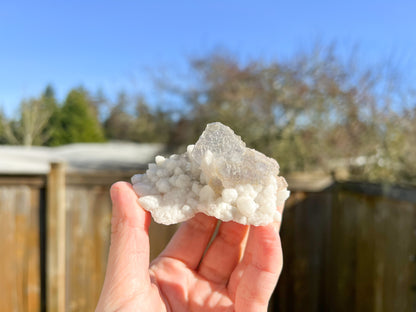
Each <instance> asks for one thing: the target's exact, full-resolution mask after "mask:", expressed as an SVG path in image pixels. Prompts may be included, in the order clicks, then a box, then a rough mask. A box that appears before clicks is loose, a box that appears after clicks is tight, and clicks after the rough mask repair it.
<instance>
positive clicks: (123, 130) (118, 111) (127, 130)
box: [104, 92, 134, 140]
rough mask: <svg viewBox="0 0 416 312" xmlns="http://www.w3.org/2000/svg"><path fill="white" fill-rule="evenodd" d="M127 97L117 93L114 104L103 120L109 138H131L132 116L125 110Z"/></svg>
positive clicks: (124, 94) (122, 93)
mask: <svg viewBox="0 0 416 312" xmlns="http://www.w3.org/2000/svg"><path fill="white" fill-rule="evenodd" d="M127 106H128V97H127V95H126V93H124V92H121V93H120V94H119V95H118V99H117V103H116V105H115V106H114V107H113V108H112V109H111V112H110V115H109V116H108V118H107V119H106V121H105V122H104V130H105V134H106V137H107V138H108V139H110V140H132V139H133V137H132V131H133V128H134V119H133V116H131V115H129V114H128V113H127V112H126V109H127Z"/></svg>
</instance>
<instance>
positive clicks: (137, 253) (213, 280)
mask: <svg viewBox="0 0 416 312" xmlns="http://www.w3.org/2000/svg"><path fill="white" fill-rule="evenodd" d="M110 193H111V198H112V202H113V216H112V221H111V223H112V228H111V246H110V252H109V256H108V264H107V272H106V276H105V281H104V286H103V289H102V292H101V296H100V299H99V302H98V305H97V308H96V312H102V311H103V312H107V311H146V312H147V311H151V312H153V311H157V312H159V311H172V312H176V311H181V312H182V311H198V312H204V311H237V312H240V311H244V312H250V311H256V312H261V311H264V312H265V311H267V306H268V303H269V300H270V297H271V295H272V293H273V290H274V288H275V286H276V283H277V280H278V278H279V275H280V272H281V270H282V263H283V258H282V249H281V245H280V237H279V235H278V228H279V226H280V224H270V225H268V226H257V227H256V226H247V225H242V224H239V223H235V222H223V223H222V224H221V226H220V228H219V232H218V235H217V236H216V238H215V239H214V240H213V242H212V244H211V245H210V247H209V248H208V250H207V251H206V252H205V249H206V247H207V244H208V243H209V241H210V238H211V236H212V234H213V232H214V230H215V227H216V223H217V220H216V219H215V218H213V217H209V216H207V215H204V214H197V215H196V216H195V217H194V218H192V219H191V220H188V221H187V222H185V223H183V224H182V225H181V227H180V228H179V229H178V231H177V232H176V233H175V235H174V236H173V237H172V239H171V241H170V242H169V244H168V245H167V247H166V248H165V250H164V251H163V252H162V253H161V254H160V255H159V256H158V257H157V258H156V259H155V260H154V261H153V262H152V263H151V264H150V266H149V251H150V246H149V234H148V228H149V224H150V219H151V216H150V213H149V212H147V211H145V210H144V209H142V208H141V207H140V205H139V203H138V198H137V195H136V194H135V192H134V191H133V189H132V187H131V185H130V184H129V183H127V182H118V183H116V184H114V185H113V186H112V188H111V192H110ZM279 209H280V212H282V209H283V208H279ZM204 252H205V253H204Z"/></svg>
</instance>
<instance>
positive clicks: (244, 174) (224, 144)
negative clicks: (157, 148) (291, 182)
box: [132, 122, 289, 225]
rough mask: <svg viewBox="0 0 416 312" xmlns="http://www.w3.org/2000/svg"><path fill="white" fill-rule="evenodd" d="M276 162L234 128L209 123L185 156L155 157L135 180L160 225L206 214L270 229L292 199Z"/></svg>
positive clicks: (149, 209) (140, 200) (138, 190)
mask: <svg viewBox="0 0 416 312" xmlns="http://www.w3.org/2000/svg"><path fill="white" fill-rule="evenodd" d="M278 174H279V165H278V163H277V162H276V160H274V159H272V158H269V157H267V156H265V155H263V154H262V153H260V152H258V151H256V150H254V149H250V148H247V147H246V145H245V143H244V142H243V141H242V140H241V138H240V137H239V136H237V135H236V134H234V132H233V130H232V129H231V128H229V127H227V126H225V125H223V124H221V123H219V122H214V123H211V124H208V125H207V127H206V129H205V131H204V132H203V133H202V135H201V136H200V138H199V139H198V141H197V142H196V143H195V145H189V146H188V148H187V151H186V152H185V153H184V154H182V155H172V156H170V157H169V158H164V157H163V156H156V158H155V163H154V164H149V168H148V170H147V171H146V173H145V174H138V175H135V176H133V177H132V183H133V187H134V190H135V191H136V193H137V194H138V195H139V197H140V198H139V203H140V204H141V206H142V207H143V208H144V209H146V210H148V211H150V212H151V213H152V217H153V219H154V220H155V221H156V222H158V223H163V224H172V223H178V222H182V221H185V220H188V219H190V218H192V217H193V216H194V215H195V214H196V213H198V212H202V213H205V214H207V215H210V216H214V217H216V218H218V219H221V220H223V221H235V222H238V223H242V224H252V225H266V224H268V223H271V222H273V221H280V220H281V215H280V213H279V212H278V211H277V207H278V206H282V205H283V204H284V202H285V200H286V199H287V198H288V197H289V191H288V190H287V183H286V181H285V179H284V178H283V177H280V176H279V175H278Z"/></svg>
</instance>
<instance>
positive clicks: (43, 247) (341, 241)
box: [0, 166, 416, 312]
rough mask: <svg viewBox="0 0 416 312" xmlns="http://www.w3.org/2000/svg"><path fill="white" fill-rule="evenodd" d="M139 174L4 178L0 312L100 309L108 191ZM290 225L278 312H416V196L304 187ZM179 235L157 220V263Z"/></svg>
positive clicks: (287, 218) (0, 179)
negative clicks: (167, 244)
mask: <svg viewBox="0 0 416 312" xmlns="http://www.w3.org/2000/svg"><path fill="white" fill-rule="evenodd" d="M60 170H61V171H60ZM131 174H132V173H131V172H127V173H126V172H111V173H102V174H76V173H72V174H71V173H66V174H65V172H64V171H63V170H62V168H60V167H59V166H58V167H55V168H53V170H52V171H51V174H50V175H49V176H47V177H46V176H0V234H1V237H2V239H1V241H0V250H1V251H2V256H1V257H0V297H1V298H0V312H3V311H7V312H9V311H35V312H37V311H46V310H48V311H63V310H65V311H93V310H94V308H95V305H96V303H97V300H98V296H99V294H100V291H101V286H102V283H103V278H104V273H105V265H106V260H107V252H108V247H109V234H110V221H111V220H110V219H111V205H110V199H109V195H108V190H109V187H110V185H111V184H112V183H113V182H115V181H117V180H127V179H128V178H129V177H130V176H131ZM59 184H63V185H64V186H65V187H64V189H65V192H64V194H61V195H59V192H58V191H57V187H59ZM57 192H58V193H57ZM62 196H64V197H62ZM59 198H61V200H60V199H59ZM62 198H65V205H60V204H59V202H60V201H62ZM283 221H284V222H283V225H282V229H281V235H282V244H283V250H284V269H283V273H282V276H281V279H280V281H279V284H278V287H277V289H276V291H275V294H274V295H273V300H272V303H271V307H270V311H375V312H381V311H404V312H406V311H415V310H416V305H415V304H416V301H415V300H416V296H415V287H416V286H415V284H416V270H415V266H416V265H415V254H416V194H415V192H414V191H412V190H406V189H400V188H391V189H388V190H386V189H384V188H382V187H380V186H374V185H363V184H352V183H341V184H340V183H338V184H335V185H333V186H332V187H329V188H327V189H325V190H321V191H313V192H311V191H309V192H305V191H304V190H302V189H296V190H294V191H293V193H292V196H291V198H290V200H289V201H288V203H287V206H286V210H285V213H284V217H283ZM175 230H176V227H175V226H170V227H166V226H161V225H158V224H154V223H152V225H151V228H150V236H151V240H152V241H151V246H152V249H151V258H154V257H155V256H156V255H157V254H158V253H159V252H160V251H161V250H162V249H163V247H164V246H165V244H166V242H167V241H168V240H169V238H170V237H171V235H172V234H173V232H174V231H175Z"/></svg>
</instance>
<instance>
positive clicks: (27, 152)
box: [0, 142, 165, 174]
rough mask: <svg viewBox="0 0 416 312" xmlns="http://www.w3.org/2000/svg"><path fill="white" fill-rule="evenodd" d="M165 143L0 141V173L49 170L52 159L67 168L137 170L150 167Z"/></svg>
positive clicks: (28, 172) (36, 172)
mask: <svg viewBox="0 0 416 312" xmlns="http://www.w3.org/2000/svg"><path fill="white" fill-rule="evenodd" d="M164 150H165V146H164V145H163V144H157V143H143V144H138V143H129V142H110V143H77V144H69V145H63V146H59V147H43V146H31V147H26V146H12V145H0V174H47V173H48V172H49V170H50V163H52V162H64V163H66V164H67V170H68V171H77V172H79V171H82V172H89V171H97V170H117V171H124V170H126V171H127V170H135V169H143V168H146V167H147V164H148V163H149V162H154V157H155V156H156V155H159V154H163V152H164Z"/></svg>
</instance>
